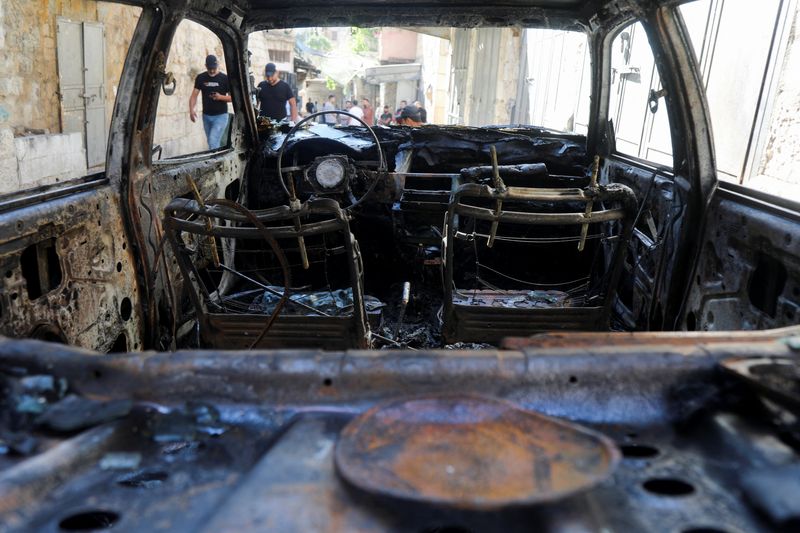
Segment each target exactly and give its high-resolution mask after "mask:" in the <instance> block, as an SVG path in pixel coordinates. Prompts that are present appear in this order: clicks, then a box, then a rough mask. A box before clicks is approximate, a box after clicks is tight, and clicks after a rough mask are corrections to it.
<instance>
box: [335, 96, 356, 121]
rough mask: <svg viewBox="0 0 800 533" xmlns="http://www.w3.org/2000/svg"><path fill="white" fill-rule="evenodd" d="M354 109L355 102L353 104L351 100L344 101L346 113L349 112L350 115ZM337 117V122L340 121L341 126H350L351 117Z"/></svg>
mask: <svg viewBox="0 0 800 533" xmlns="http://www.w3.org/2000/svg"><path fill="white" fill-rule="evenodd" d="M352 107H353V102H351V101H350V100H345V101H344V111H347V112H348V113H349V112H350V109H351V108H352ZM336 117H337V120H338V121H339V125H340V126H347V125H348V124H350V117H348V116H347V115H336Z"/></svg>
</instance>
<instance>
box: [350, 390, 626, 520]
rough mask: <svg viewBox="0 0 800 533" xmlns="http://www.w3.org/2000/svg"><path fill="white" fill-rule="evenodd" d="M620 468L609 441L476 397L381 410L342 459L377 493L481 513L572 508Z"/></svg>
mask: <svg viewBox="0 0 800 533" xmlns="http://www.w3.org/2000/svg"><path fill="white" fill-rule="evenodd" d="M619 458H620V456H619V452H618V450H617V448H616V446H615V445H614V444H613V443H612V442H611V441H610V440H609V439H608V438H606V437H605V436H603V435H601V434H600V433H597V432H595V431H592V430H589V429H586V428H584V427H581V426H578V425H576V424H572V423H568V422H565V421H562V420H558V419H555V418H552V417H549V416H545V415H541V414H539V413H535V412H532V411H526V410H524V409H520V408H519V407H517V406H515V405H514V404H512V403H510V402H506V401H503V400H498V399H493V398H486V397H480V396H470V395H446V396H434V397H421V398H412V399H399V400H394V401H390V402H387V403H385V404H382V405H378V406H376V407H374V408H373V409H371V410H369V411H367V412H366V413H364V414H362V415H361V416H359V417H357V418H355V419H354V420H352V421H351V422H350V423H349V424H348V425H347V426H346V427H345V428H344V430H343V431H342V433H341V435H340V436H339V440H338V441H337V443H336V453H335V460H336V468H337V470H338V472H339V474H340V475H341V476H342V477H343V478H344V479H345V480H346V481H348V482H349V483H351V484H353V485H354V486H356V487H358V488H360V489H362V490H365V491H367V492H369V493H372V494H378V495H383V496H389V497H394V498H400V499H403V500H414V501H419V502H426V503H430V504H435V505H446V506H453V507H457V508H461V509H474V510H491V509H499V508H502V507H506V506H510V505H530V504H536V503H542V502H549V501H554V500H557V499H560V498H563V497H565V496H568V495H571V494H574V493H576V492H579V491H581V490H585V489H587V488H589V487H591V486H593V485H595V484H597V483H599V482H601V481H603V480H604V479H606V478H608V477H609V476H610V475H611V473H612V472H613V471H614V468H615V467H616V465H617V463H618V462H619Z"/></svg>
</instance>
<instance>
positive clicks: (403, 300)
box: [394, 281, 411, 339]
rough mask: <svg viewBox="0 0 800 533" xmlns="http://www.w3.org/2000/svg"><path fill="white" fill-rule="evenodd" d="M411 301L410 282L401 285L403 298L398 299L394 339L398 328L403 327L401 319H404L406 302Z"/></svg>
mask: <svg viewBox="0 0 800 533" xmlns="http://www.w3.org/2000/svg"><path fill="white" fill-rule="evenodd" d="M409 301H411V282H410V281H406V282H405V283H403V296H402V298H401V299H400V319H399V320H398V321H397V327H396V328H395V330H394V338H395V339H396V338H397V337H398V335H400V328H401V327H403V319H405V317H406V307H408V302H409Z"/></svg>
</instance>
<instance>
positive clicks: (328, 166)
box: [278, 110, 388, 209]
mask: <svg viewBox="0 0 800 533" xmlns="http://www.w3.org/2000/svg"><path fill="white" fill-rule="evenodd" d="M322 115H344V116H347V117H350V118H354V119H356V120H357V121H359V122H360V123H361V124H362V125H364V126H366V127H367V130H368V131H369V133H370V135H372V138H373V139H374V141H375V146H376V147H377V148H378V176H377V177H376V178H375V179H373V180H372V183H370V185H369V187H368V188H367V190H366V192H364V193H363V194H362V195H361V197H360V198H356V197H355V196H354V194H353V191H352V187H351V181H352V180H353V179H354V178H355V177H356V175H357V174H358V170H357V169H356V166H355V165H354V164H353V162H352V161H351V160H350V158H349V157H348V156H347V155H345V154H336V153H331V154H327V155H324V156H320V157H317V158H316V159H314V161H313V162H312V163H310V164H309V165H307V166H305V167H298V166H292V167H286V168H284V167H283V152H284V151H285V150H286V144H287V143H288V141H289V139H290V138H291V137H292V135H294V134H295V133H296V132H297V130H298V129H300V126H302V125H303V124H305V123H306V122H309V121H310V120H313V119H315V118H317V117H319V116H322ZM387 170H388V169H387V165H386V157H385V155H384V153H383V147H382V146H381V142H380V140H379V139H378V136H377V135H375V131H374V130H373V129H372V127H370V125H369V124H367V123H366V122H364V121H363V120H362V119H361V118H360V117H357V116H355V115H353V114H351V113H348V112H346V111H339V110H332V111H319V112H317V113H312V114H311V115H309V116H307V117H305V118H304V119H303V120H301V121H300V122H298V123H297V124H295V125H294V126H293V127H292V129H290V130H289V132H288V133H287V134H286V137H284V138H283V143H281V148H280V150H278V181H279V182H280V184H281V187H282V188H283V191H284V192H285V193H286V196H288V197H289V201H290V202H292V203H294V202H296V201H297V194H296V192H295V186H294V181H293V180H290V181H289V184H288V186H287V181H286V179H285V178H284V177H283V173H284V171H287V172H296V171H303V179H304V180H305V181H306V182H307V183H308V184H309V185H311V187H312V188H313V189H314V190H315V191H316V192H317V193H320V194H337V193H338V194H346V195H347V197H348V198H349V200H350V205H348V206H347V207H346V208H345V209H352V208H353V207H356V206H357V205H359V204H360V203H361V202H363V201H364V199H365V198H366V197H367V196H369V195H370V193H372V191H373V190H374V189H375V186H376V185H377V184H378V181H379V180H380V174H383V173H385V172H386V171H387Z"/></svg>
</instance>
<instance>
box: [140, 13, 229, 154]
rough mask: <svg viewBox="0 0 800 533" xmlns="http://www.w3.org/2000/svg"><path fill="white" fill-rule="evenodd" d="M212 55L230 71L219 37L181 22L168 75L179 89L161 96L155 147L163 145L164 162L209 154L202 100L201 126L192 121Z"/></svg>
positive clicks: (171, 54) (169, 61)
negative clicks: (198, 85) (200, 78)
mask: <svg viewBox="0 0 800 533" xmlns="http://www.w3.org/2000/svg"><path fill="white" fill-rule="evenodd" d="M209 54H214V55H215V56H217V58H218V59H219V67H220V70H221V71H222V72H227V71H228V69H227V68H226V66H225V57H224V54H223V53H222V42H221V41H220V40H219V37H217V36H216V35H214V33H213V32H212V31H211V30H209V29H207V28H205V27H204V26H201V25H200V24H197V23H196V22H192V21H190V20H184V21H183V22H181V24H180V25H179V26H178V30H177V31H176V32H175V37H174V38H173V40H172V47H171V48H170V53H169V58H168V59H167V71H168V72H172V74H173V75H174V76H175V80H176V81H177V83H178V86H177V89H176V90H175V94H173V95H172V96H166V95H164V94H163V93H161V94H160V95H159V97H158V115H157V116H156V129H155V134H154V136H153V144H160V145H161V147H162V148H163V153H162V156H161V157H162V158H167V157H175V156H180V155H187V154H192V153H196V152H202V151H204V150H208V144H207V143H206V136H205V133H204V131H203V118H202V110H203V103H202V97H201V96H198V97H197V107H196V110H197V122H192V121H191V120H190V119H189V97H190V96H191V94H192V90H193V89H194V80H195V78H196V77H197V75H198V74H200V73H202V72H205V70H206V68H205V58H206V56H207V55H209ZM230 108H231V105H230V104H228V109H229V110H230Z"/></svg>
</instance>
